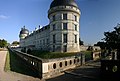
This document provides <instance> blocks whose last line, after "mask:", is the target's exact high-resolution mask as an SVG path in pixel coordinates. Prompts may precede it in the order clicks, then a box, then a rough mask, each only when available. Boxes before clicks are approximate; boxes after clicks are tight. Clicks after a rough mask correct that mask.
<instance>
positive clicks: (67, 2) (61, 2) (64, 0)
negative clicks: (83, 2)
mask: <svg viewBox="0 0 120 81" xmlns="http://www.w3.org/2000/svg"><path fill="white" fill-rule="evenodd" d="M56 6H74V7H77V8H78V6H77V4H76V2H75V0H54V1H53V2H52V3H51V5H50V8H53V7H56Z"/></svg>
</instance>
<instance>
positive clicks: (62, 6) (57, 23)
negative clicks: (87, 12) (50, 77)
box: [48, 0, 81, 52]
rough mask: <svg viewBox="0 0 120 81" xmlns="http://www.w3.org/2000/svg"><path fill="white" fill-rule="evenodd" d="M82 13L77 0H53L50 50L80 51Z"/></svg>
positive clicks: (49, 14)
mask: <svg viewBox="0 0 120 81" xmlns="http://www.w3.org/2000/svg"><path fill="white" fill-rule="evenodd" d="M80 14H81V13H80V9H79V8H78V5H77V4H76V2H75V0H53V2H52V3H51V5H50V9H49V11H48V18H49V21H50V51H53V52H54V51H55V52H79V50H80V49H79V19H80Z"/></svg>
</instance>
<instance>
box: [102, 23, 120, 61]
mask: <svg viewBox="0 0 120 81" xmlns="http://www.w3.org/2000/svg"><path fill="white" fill-rule="evenodd" d="M104 35H105V38H104V40H105V41H106V44H107V48H108V49H110V50H115V49H117V54H118V56H117V57H118V59H120V25H119V24H118V26H117V27H114V30H113V31H111V32H104Z"/></svg>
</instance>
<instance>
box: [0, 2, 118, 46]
mask: <svg viewBox="0 0 120 81" xmlns="http://www.w3.org/2000/svg"><path fill="white" fill-rule="evenodd" d="M51 2H52V0H0V39H5V40H7V41H8V42H9V43H12V42H13V41H19V32H20V30H21V28H22V27H23V26H24V25H25V26H26V28H27V29H28V30H29V31H33V30H35V27H38V26H39V25H41V26H45V25H48V24H49V19H48V10H49V8H50V4H51ZM76 2H77V4H78V6H79V8H80V11H81V17H80V38H81V40H82V41H84V44H85V45H93V44H95V43H97V42H98V41H101V39H103V38H104V32H107V31H112V30H113V29H114V27H115V26H117V24H118V23H120V4H119V3H120V0H76Z"/></svg>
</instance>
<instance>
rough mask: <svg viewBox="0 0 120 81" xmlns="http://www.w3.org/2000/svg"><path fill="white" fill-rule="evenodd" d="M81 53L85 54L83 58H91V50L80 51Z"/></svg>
mask: <svg viewBox="0 0 120 81" xmlns="http://www.w3.org/2000/svg"><path fill="white" fill-rule="evenodd" d="M82 53H83V54H85V60H91V58H92V55H91V54H92V51H82Z"/></svg>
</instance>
